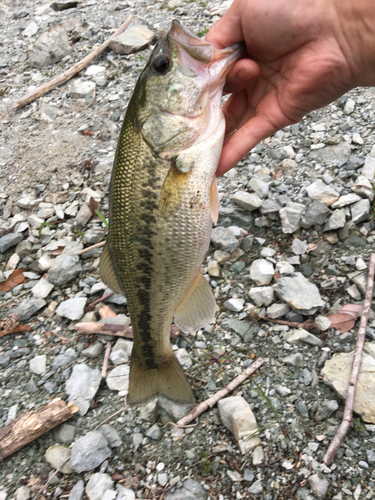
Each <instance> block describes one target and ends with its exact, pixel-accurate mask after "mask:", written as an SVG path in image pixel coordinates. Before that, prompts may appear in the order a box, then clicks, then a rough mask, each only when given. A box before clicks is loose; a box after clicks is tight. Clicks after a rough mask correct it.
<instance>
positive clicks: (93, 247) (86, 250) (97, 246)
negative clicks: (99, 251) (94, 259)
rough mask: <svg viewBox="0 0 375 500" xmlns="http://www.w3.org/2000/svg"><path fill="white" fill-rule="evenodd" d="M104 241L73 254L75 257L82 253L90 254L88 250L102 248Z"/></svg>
mask: <svg viewBox="0 0 375 500" xmlns="http://www.w3.org/2000/svg"><path fill="white" fill-rule="evenodd" d="M104 245H105V241H100V242H99V243H95V245H91V247H87V248H84V249H83V250H78V252H75V255H82V254H83V253H86V252H90V250H94V249H95V248H100V247H104Z"/></svg>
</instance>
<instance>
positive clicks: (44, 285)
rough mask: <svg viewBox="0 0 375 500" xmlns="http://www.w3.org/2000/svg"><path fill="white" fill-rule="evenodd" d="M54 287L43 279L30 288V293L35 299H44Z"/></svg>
mask: <svg viewBox="0 0 375 500" xmlns="http://www.w3.org/2000/svg"><path fill="white" fill-rule="evenodd" d="M54 286H55V285H53V284H52V283H50V282H49V281H48V280H46V279H45V278H40V280H39V281H38V283H37V284H36V285H35V286H33V287H32V289H31V293H32V294H33V295H34V297H35V298H37V299H45V298H46V297H47V296H48V295H49V294H50V293H51V291H52V290H53V287H54Z"/></svg>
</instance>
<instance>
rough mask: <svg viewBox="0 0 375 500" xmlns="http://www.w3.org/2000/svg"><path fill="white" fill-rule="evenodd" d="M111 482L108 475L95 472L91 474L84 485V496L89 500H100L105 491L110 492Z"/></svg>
mask: <svg viewBox="0 0 375 500" xmlns="http://www.w3.org/2000/svg"><path fill="white" fill-rule="evenodd" d="M112 487H113V481H112V479H111V476H110V475H109V474H104V473H102V472H97V473H96V474H93V475H92V476H91V477H90V479H89V481H88V483H87V484H86V488H85V491H86V494H87V496H88V497H89V499H90V500H102V499H103V497H104V493H105V491H106V490H111V489H112Z"/></svg>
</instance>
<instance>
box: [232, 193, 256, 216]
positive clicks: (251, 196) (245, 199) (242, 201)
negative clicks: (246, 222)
mask: <svg viewBox="0 0 375 500" xmlns="http://www.w3.org/2000/svg"><path fill="white" fill-rule="evenodd" d="M232 200H233V201H234V203H236V205H238V206H240V207H241V208H244V209H245V210H249V211H250V212H252V211H253V210H256V209H257V208H259V207H260V206H261V204H262V200H261V199H260V198H259V196H258V195H257V194H255V193H247V192H246V191H237V192H236V193H234V194H233V195H232Z"/></svg>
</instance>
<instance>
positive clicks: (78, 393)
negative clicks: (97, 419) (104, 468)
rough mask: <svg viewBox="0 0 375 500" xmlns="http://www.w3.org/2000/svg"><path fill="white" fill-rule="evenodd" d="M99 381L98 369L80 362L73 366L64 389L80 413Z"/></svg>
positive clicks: (94, 392) (87, 407)
mask: <svg viewBox="0 0 375 500" xmlns="http://www.w3.org/2000/svg"><path fill="white" fill-rule="evenodd" d="M100 382H101V375H100V371H99V370H98V369H93V368H89V367H88V366H86V365H84V364H82V363H79V364H77V365H75V366H74V367H73V370H72V374H71V376H70V378H69V379H68V380H67V381H66V383H65V389H66V391H67V393H68V394H69V398H70V399H69V401H73V403H74V404H75V405H77V406H78V407H79V414H80V415H86V413H87V411H88V409H89V406H90V403H91V401H92V399H93V398H94V396H95V394H96V392H97V390H98V389H99V385H100ZM74 470H76V469H74ZM82 470H90V469H82Z"/></svg>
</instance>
